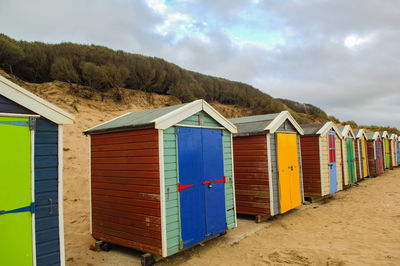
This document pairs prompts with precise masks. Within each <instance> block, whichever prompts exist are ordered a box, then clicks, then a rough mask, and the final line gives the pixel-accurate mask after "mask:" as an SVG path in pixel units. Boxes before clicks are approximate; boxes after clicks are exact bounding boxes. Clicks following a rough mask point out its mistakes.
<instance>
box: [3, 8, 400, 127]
mask: <svg viewBox="0 0 400 266" xmlns="http://www.w3.org/2000/svg"><path fill="white" fill-rule="evenodd" d="M399 5H400V4H399V3H398V1H397V0H386V1H378V0H353V1H347V0H335V1H328V0H286V1H275V0H263V1H254V0H213V1H211V0H203V1H195V0H138V1H129V0H117V1H112V2H109V1H105V0H102V1H94V0H70V1H51V0H40V1H22V0H13V1H11V0H3V1H1V2H0V25H1V26H0V32H3V33H5V34H7V35H9V36H10V37H13V38H17V39H24V40H31V41H32V40H38V41H45V42H51V43H54V42H60V41H72V42H78V43H87V44H90V43H94V44H101V45H106V46H109V47H111V48H114V49H124V50H126V51H129V52H134V53H141V54H145V55H149V56H157V57H162V58H164V59H166V60H168V61H170V62H173V63H175V64H178V65H180V66H182V67H184V68H187V69H190V70H193V71H198V72H201V73H205V74H208V75H215V76H220V77H224V78H228V79H232V80H236V81H241V82H246V83H249V84H251V85H254V86H255V87H257V88H259V89H261V90H263V91H265V92H266V93H269V94H270V95H272V96H274V97H284V98H289V99H292V100H296V101H300V102H307V103H311V104H314V105H317V106H319V107H321V108H323V109H324V110H326V111H327V112H328V113H329V114H332V115H335V116H337V117H339V118H340V119H341V120H356V121H357V122H359V123H361V124H380V125H388V124H390V125H393V126H397V127H400V120H399V119H398V118H397V117H398V116H397V117H396V116H395V115H393V114H398V113H400V104H398V102H399V100H400V99H399V97H400V96H399V95H400V90H399V88H398V84H400V73H399V69H400V60H399V59H398V58H399V53H400V47H399V45H398V43H399V42H400V34H399V33H400V19H399V17H400V14H399V12H398V10H399V8H400V6H399ZM16 18H24V19H16Z"/></svg>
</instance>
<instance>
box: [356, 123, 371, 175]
mask: <svg viewBox="0 0 400 266" xmlns="http://www.w3.org/2000/svg"><path fill="white" fill-rule="evenodd" d="M356 139H357V152H358V163H359V166H358V167H359V168H358V169H359V170H360V171H359V173H360V174H359V176H358V180H362V179H364V178H365V177H368V176H369V167H368V151H367V140H368V138H367V135H366V131H365V130H364V129H362V128H361V129H358V131H357V135H356Z"/></svg>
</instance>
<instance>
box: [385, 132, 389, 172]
mask: <svg viewBox="0 0 400 266" xmlns="http://www.w3.org/2000/svg"><path fill="white" fill-rule="evenodd" d="M385 156H386V158H385V159H386V168H390V150H389V140H388V139H385Z"/></svg>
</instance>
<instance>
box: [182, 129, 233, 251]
mask: <svg viewBox="0 0 400 266" xmlns="http://www.w3.org/2000/svg"><path fill="white" fill-rule="evenodd" d="M178 158H179V159H178V161H179V163H178V164H179V184H178V191H179V195H180V212H181V234H182V242H183V248H185V247H188V246H191V245H194V244H196V243H198V242H201V241H202V240H204V239H206V238H208V237H211V236H213V235H217V234H219V233H222V232H225V231H226V214H225V183H224V174H223V173H224V170H223V152H222V132H221V130H215V129H201V128H190V127H179V128H178Z"/></svg>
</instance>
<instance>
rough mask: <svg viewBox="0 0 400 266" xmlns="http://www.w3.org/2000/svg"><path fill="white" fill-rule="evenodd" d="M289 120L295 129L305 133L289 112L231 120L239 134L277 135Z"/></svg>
mask: <svg viewBox="0 0 400 266" xmlns="http://www.w3.org/2000/svg"><path fill="white" fill-rule="evenodd" d="M286 120H288V121H289V122H290V123H291V124H292V125H293V127H294V128H295V129H296V130H297V131H298V132H299V134H301V135H303V134H304V131H303V129H302V128H301V126H300V125H299V124H298V123H297V122H296V120H295V119H294V118H293V117H292V115H291V114H290V113H289V112H288V111H282V112H280V113H275V114H266V115H253V116H246V117H240V118H231V119H229V121H231V122H232V123H233V124H235V125H236V126H237V129H238V134H256V133H264V132H266V131H268V132H270V133H275V131H276V130H277V129H278V128H279V126H280V125H282V123H284V122H285V121H286Z"/></svg>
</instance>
